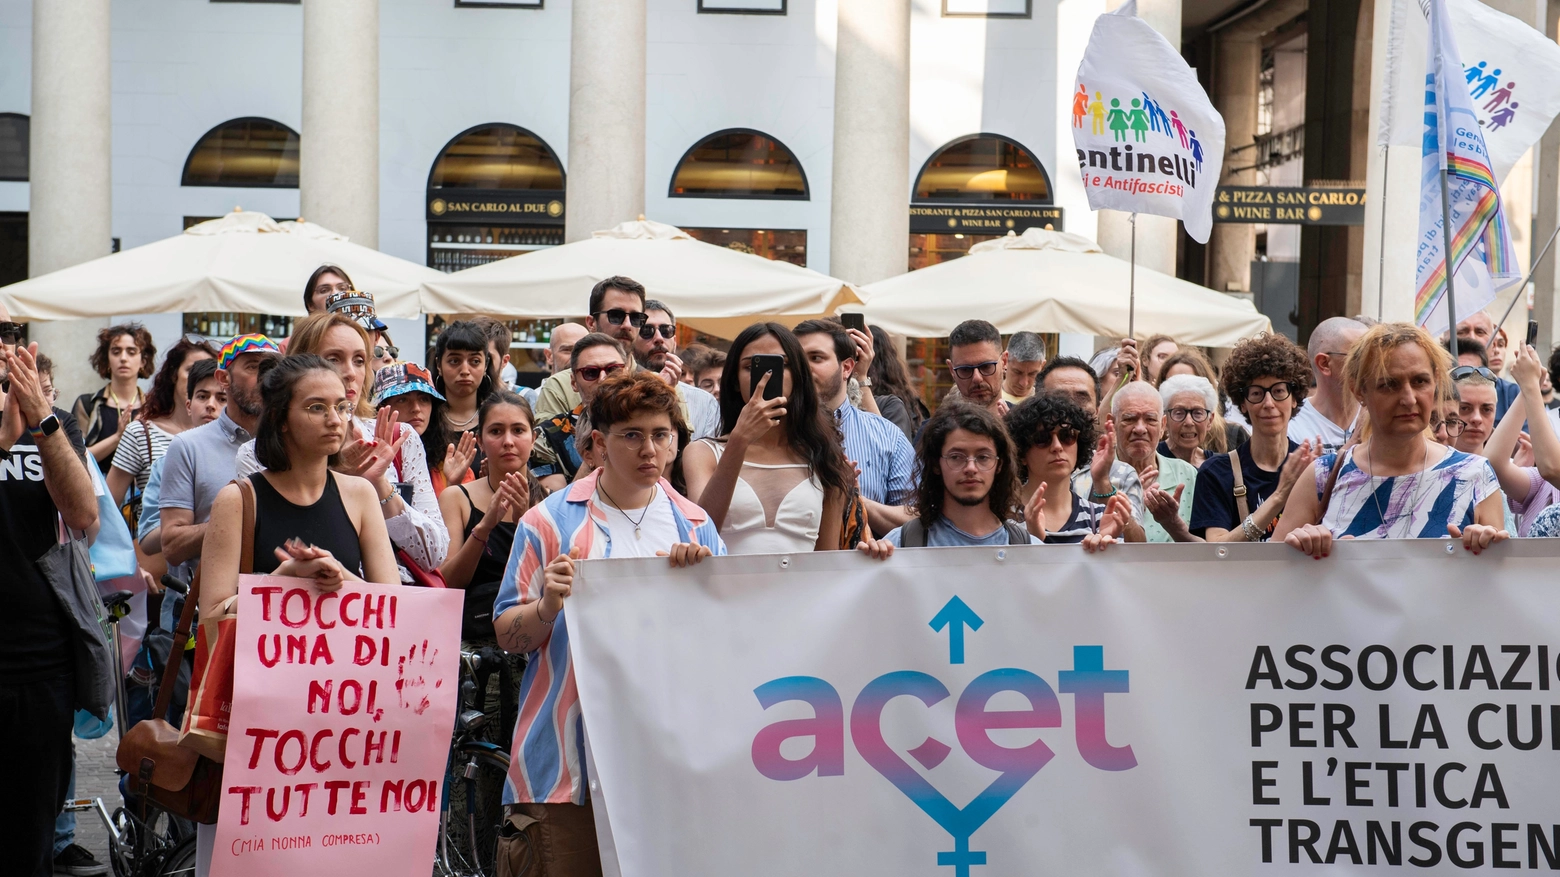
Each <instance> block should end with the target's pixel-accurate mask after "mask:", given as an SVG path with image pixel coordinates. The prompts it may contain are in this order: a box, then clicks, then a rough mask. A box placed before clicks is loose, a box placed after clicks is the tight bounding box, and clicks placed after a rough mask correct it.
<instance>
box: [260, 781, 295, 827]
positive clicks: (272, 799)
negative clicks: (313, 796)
mask: <svg viewBox="0 0 1560 877" xmlns="http://www.w3.org/2000/svg"><path fill="white" fill-rule="evenodd" d="M291 804H292V788H291V787H289V786H282V810H281V812H280V813H278V812H277V811H276V789H275V788H274V787H273V788H270V789H266V790H265V815H266V816H267V817H269V818H270V820H271V821H272V822H281V821H282V817H283V816H286V815H287V808H288V806H289V805H291Z"/></svg>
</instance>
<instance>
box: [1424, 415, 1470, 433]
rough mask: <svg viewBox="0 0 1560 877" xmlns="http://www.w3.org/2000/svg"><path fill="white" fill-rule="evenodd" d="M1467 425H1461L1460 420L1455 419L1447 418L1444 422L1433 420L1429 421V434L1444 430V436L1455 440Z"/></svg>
mask: <svg viewBox="0 0 1560 877" xmlns="http://www.w3.org/2000/svg"><path fill="white" fill-rule="evenodd" d="M1467 425H1468V424H1466V423H1463V422H1462V421H1461V420H1459V419H1457V418H1455V417H1448V418H1446V419H1445V420H1437V419H1435V418H1431V419H1430V431H1431V432H1440V431H1441V430H1443V429H1444V430H1446V434H1447V435H1448V436H1450V437H1451V438H1457V437H1458V436H1460V435H1462V432H1463V429H1464V428H1465V427H1467Z"/></svg>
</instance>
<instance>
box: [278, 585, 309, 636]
mask: <svg viewBox="0 0 1560 877" xmlns="http://www.w3.org/2000/svg"><path fill="white" fill-rule="evenodd" d="M294 597H301V598H303V617H302V618H299V619H298V620H297V621H292V620H290V619H289V618H288V617H287V607H288V605H290V604H291V603H292V599H293V598H294ZM278 617H280V618H281V620H282V623H283V624H285V625H287V626H288V627H302V626H304V625H305V624H308V623H309V592H308V591H305V590H304V589H302V588H293V589H291V590H289V591H288V592H287V593H286V594H284V595H282V611H281V612H280V613H278Z"/></svg>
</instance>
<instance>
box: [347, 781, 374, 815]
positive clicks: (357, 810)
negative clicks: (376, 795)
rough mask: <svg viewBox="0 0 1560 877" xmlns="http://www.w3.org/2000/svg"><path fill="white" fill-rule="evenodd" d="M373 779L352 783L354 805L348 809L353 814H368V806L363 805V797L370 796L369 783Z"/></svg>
mask: <svg viewBox="0 0 1560 877" xmlns="http://www.w3.org/2000/svg"><path fill="white" fill-rule="evenodd" d="M370 782H371V780H358V781H357V782H355V783H353V784H352V806H351V808H350V809H349V810H348V812H350V813H351V814H352V815H353V816H364V815H367V814H368V808H367V807H364V806H363V799H364V798H367V797H368V784H369V783H370Z"/></svg>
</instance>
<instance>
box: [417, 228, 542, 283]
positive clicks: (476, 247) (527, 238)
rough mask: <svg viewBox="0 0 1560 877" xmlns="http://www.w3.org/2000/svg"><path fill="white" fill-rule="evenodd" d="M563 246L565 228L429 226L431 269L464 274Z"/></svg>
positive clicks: (429, 263) (429, 260)
mask: <svg viewBox="0 0 1560 877" xmlns="http://www.w3.org/2000/svg"><path fill="white" fill-rule="evenodd" d="M562 243H563V226H561V225H552V226H524V225H457V224H455V223H443V222H437V223H436V222H430V223H428V267H430V268H434V269H437V270H439V271H443V272H445V273H446V274H448V273H450V272H452V271H461V270H464V269H466V268H475V267H476V266H478V265H485V264H487V263H488V262H496V261H498V260H499V259H507V258H509V257H510V256H518V255H520V254H522V253H529V252H531V251H533V250H542V249H546V248H547V247H556V246H558V245H560V244H562Z"/></svg>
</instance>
